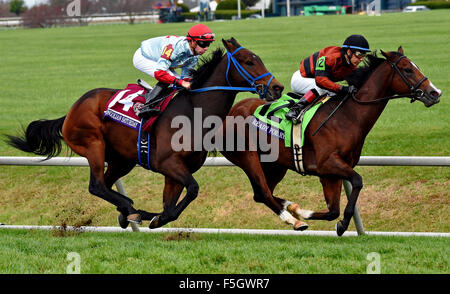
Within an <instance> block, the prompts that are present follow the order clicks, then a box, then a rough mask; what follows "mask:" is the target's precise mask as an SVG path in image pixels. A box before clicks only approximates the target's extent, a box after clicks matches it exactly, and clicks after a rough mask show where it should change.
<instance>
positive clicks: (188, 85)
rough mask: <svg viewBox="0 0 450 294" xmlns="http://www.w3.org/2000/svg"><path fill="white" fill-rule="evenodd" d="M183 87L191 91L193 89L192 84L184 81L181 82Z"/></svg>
mask: <svg viewBox="0 0 450 294" xmlns="http://www.w3.org/2000/svg"><path fill="white" fill-rule="evenodd" d="M181 86H182V87H183V88H185V89H187V90H189V89H190V88H191V83H190V82H188V81H182V82H181Z"/></svg>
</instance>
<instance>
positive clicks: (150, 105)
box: [139, 82, 169, 118]
mask: <svg viewBox="0 0 450 294" xmlns="http://www.w3.org/2000/svg"><path fill="white" fill-rule="evenodd" d="M168 86H169V85H168V84H165V83H161V82H158V83H157V84H156V85H155V87H154V88H153V89H152V90H151V91H150V92H147V93H146V94H145V104H144V105H143V106H142V108H141V110H140V111H139V117H140V118H148V117H150V116H154V115H158V114H159V112H160V110H159V109H156V108H155V106H156V102H157V101H158V96H159V95H160V94H161V93H162V92H163V91H164V90H165V89H166V88H167V87H168Z"/></svg>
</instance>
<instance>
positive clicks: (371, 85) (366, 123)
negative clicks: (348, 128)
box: [350, 64, 391, 136]
mask: <svg viewBox="0 0 450 294" xmlns="http://www.w3.org/2000/svg"><path fill="white" fill-rule="evenodd" d="M385 66H388V65H387V64H382V65H380V66H379V67H378V68H377V69H376V70H375V71H374V72H373V73H372V75H371V76H370V77H369V79H368V80H367V81H366V82H365V83H364V85H363V86H362V87H361V88H360V90H359V91H358V93H357V94H356V96H355V98H356V99H358V100H360V101H365V102H369V101H373V100H376V99H379V98H382V97H386V96H389V94H390V92H389V91H390V90H389V89H388V87H389V85H390V77H391V76H390V74H386V73H385V72H386V68H384V67H385ZM388 72H389V73H390V71H388ZM350 100H351V99H350ZM351 101H352V103H351V104H352V107H351V110H350V111H352V112H353V114H352V116H353V118H354V119H355V122H356V121H357V122H358V123H359V125H360V126H361V128H362V133H363V134H364V136H365V135H367V133H369V131H370V130H371V129H372V127H373V126H374V125H375V123H376V122H377V120H378V118H379V117H380V115H381V113H382V112H383V110H384V108H385V107H386V105H387V102H388V100H385V101H381V102H377V103H370V104H359V103H357V102H355V101H353V100H351Z"/></svg>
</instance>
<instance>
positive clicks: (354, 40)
mask: <svg viewBox="0 0 450 294" xmlns="http://www.w3.org/2000/svg"><path fill="white" fill-rule="evenodd" d="M342 48H349V49H354V50H359V51H363V52H370V49H369V42H367V40H366V38H364V37H363V36H361V35H351V36H349V37H347V39H345V41H344V44H343V45H342Z"/></svg>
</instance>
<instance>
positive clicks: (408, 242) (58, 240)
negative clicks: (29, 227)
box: [0, 230, 450, 274]
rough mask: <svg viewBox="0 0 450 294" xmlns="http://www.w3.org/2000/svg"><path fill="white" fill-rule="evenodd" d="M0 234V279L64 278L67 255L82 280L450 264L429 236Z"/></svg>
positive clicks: (444, 245) (422, 268) (443, 242)
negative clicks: (33, 275)
mask: <svg viewBox="0 0 450 294" xmlns="http://www.w3.org/2000/svg"><path fill="white" fill-rule="evenodd" d="M0 233H1V236H2V238H0V248H1V251H0V257H1V258H0V272H1V273H41V274H64V273H66V270H67V267H68V265H69V264H70V261H67V254H68V253H70V252H76V253H78V254H79V255H80V259H81V263H80V269H81V273H83V274H89V273H91V274H92V273H105V274H110V273H127V274H131V273H134V274H208V273H217V274H307V273H323V274H366V273H367V268H368V267H369V270H372V271H373V270H374V268H373V267H371V266H369V264H371V262H373V261H374V259H373V258H370V256H371V255H369V254H371V253H372V254H374V253H376V254H379V262H380V263H379V270H380V273H381V274H406V273H408V274H445V273H448V269H449V264H450V260H449V259H450V255H449V253H450V252H449V246H448V238H436V237H431V238H430V237H428V238H427V237H380V236H377V237H375V236H364V237H343V238H336V237H317V236H296V237H293V236H249V235H229V234H228V235H227V234H225V235H214V234H212V235H210V234H182V235H179V234H145V233H143V234H134V233H82V234H76V233H73V232H72V233H70V232H66V233H61V232H59V231H53V232H50V231H10V230H1V231H0ZM368 256H369V258H368Z"/></svg>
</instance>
